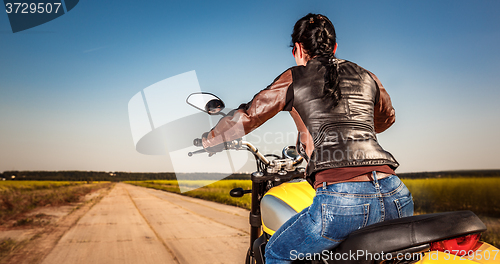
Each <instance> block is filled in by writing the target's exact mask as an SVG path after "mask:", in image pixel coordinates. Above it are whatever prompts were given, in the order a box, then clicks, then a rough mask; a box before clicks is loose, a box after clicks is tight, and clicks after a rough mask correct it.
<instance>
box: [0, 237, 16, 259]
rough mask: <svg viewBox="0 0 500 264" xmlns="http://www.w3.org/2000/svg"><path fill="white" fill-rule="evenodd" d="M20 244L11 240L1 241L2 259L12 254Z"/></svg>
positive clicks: (0, 257)
mask: <svg viewBox="0 0 500 264" xmlns="http://www.w3.org/2000/svg"><path fill="white" fill-rule="evenodd" d="M18 244H19V243H16V241H14V240H13V239H11V238H7V239H2V240H0V259H2V258H3V257H4V256H6V255H8V254H9V253H10V252H12V251H13V250H14V249H15V248H16V247H17V246H18Z"/></svg>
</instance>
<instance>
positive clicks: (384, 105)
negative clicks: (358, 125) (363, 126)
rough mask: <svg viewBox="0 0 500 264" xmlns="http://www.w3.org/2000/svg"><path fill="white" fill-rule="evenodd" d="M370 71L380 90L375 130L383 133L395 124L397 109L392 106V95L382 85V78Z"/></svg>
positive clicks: (375, 111) (375, 115)
mask: <svg viewBox="0 0 500 264" xmlns="http://www.w3.org/2000/svg"><path fill="white" fill-rule="evenodd" d="M369 73H370V75H371V76H372V78H373V80H374V81H375V83H377V86H378V90H379V96H378V101H377V103H376V104H375V109H374V114H373V115H374V118H373V122H374V125H375V132H376V133H382V132H384V131H385V130H386V129H388V128H389V127H390V126H392V124H394V122H395V121H396V111H395V110H394V107H392V102H391V97H390V96H389V94H388V93H387V91H386V90H385V88H384V86H382V83H381V82H380V80H379V79H378V78H377V76H376V75H375V74H373V73H371V72H369Z"/></svg>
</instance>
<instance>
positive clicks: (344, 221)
mask: <svg viewBox="0 0 500 264" xmlns="http://www.w3.org/2000/svg"><path fill="white" fill-rule="evenodd" d="M369 209H370V205H369V204H361V205H354V206H342V205H333V204H322V205H321V220H322V222H323V223H322V224H323V227H322V229H321V236H322V237H324V238H326V239H329V240H332V241H335V242H339V241H342V240H344V239H345V238H346V237H347V235H349V234H350V233H351V232H352V231H354V230H357V229H360V228H362V227H365V226H366V224H367V222H368V213H369Z"/></svg>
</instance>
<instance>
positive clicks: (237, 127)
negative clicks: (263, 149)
mask: <svg viewBox="0 0 500 264" xmlns="http://www.w3.org/2000/svg"><path fill="white" fill-rule="evenodd" d="M291 84H292V71H291V70H287V71H285V72H283V73H282V74H281V75H280V76H278V77H277V78H276V79H275V80H274V82H273V83H272V84H271V85H269V86H268V87H267V88H266V89H264V90H262V91H260V92H259V93H258V94H256V95H255V96H254V97H253V99H252V100H251V101H250V102H249V103H247V104H242V105H240V107H238V109H236V110H233V111H231V112H229V114H228V115H227V116H225V117H223V118H222V119H221V120H220V121H219V123H217V125H216V126H215V127H214V128H212V130H210V132H209V133H208V135H207V137H206V138H203V147H205V148H207V147H213V146H216V145H218V144H221V143H223V142H226V141H231V140H234V139H237V138H240V137H242V136H244V135H246V134H248V133H250V132H252V131H253V130H254V129H256V128H258V127H259V126H260V125H262V124H263V123H264V122H266V121H267V120H269V119H270V118H272V117H273V116H275V115H276V114H277V113H278V112H280V111H282V110H286V109H288V108H290V107H289V105H290V102H289V101H290V100H289V99H288V98H287V93H288V88H289V87H290V85H291Z"/></svg>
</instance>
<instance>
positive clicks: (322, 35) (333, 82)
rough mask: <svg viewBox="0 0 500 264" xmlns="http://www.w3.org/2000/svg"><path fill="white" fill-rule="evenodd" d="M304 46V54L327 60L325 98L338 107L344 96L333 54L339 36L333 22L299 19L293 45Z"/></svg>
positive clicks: (323, 18)
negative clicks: (329, 98) (329, 97)
mask: <svg viewBox="0 0 500 264" xmlns="http://www.w3.org/2000/svg"><path fill="white" fill-rule="evenodd" d="M295 43H300V44H302V47H303V49H304V52H305V53H306V54H307V55H308V56H309V57H310V58H311V59H312V58H315V57H320V58H325V59H324V61H327V63H326V73H325V87H324V93H325V96H331V97H332V99H333V103H334V106H337V105H338V102H339V101H340V98H341V97H342V94H341V92H340V88H339V81H338V64H337V62H336V59H335V55H334V53H333V51H334V48H335V44H336V43H337V36H336V34H335V27H334V26H333V24H332V22H331V21H330V20H329V19H328V18H327V17H326V16H324V15H320V14H311V13H309V14H307V15H306V16H304V17H303V18H301V19H299V20H298V21H297V23H295V26H294V27H293V33H292V45H291V47H294V46H295Z"/></svg>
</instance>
